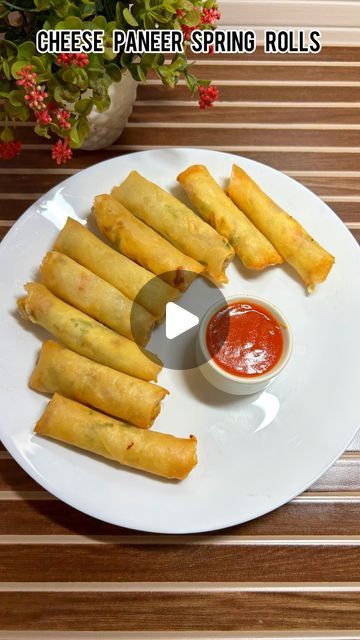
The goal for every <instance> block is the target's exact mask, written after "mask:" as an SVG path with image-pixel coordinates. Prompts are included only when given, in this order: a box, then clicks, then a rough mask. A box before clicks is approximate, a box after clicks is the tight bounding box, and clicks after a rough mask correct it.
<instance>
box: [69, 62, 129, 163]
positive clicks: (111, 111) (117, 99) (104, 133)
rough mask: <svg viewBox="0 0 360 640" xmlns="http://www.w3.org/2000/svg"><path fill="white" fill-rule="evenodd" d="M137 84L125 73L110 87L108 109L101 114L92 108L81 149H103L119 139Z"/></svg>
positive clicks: (125, 123)
mask: <svg viewBox="0 0 360 640" xmlns="http://www.w3.org/2000/svg"><path fill="white" fill-rule="evenodd" d="M137 84H138V83H137V82H136V80H134V78H133V77H132V76H131V74H130V73H128V72H126V73H125V74H124V75H123V77H122V79H121V81H120V82H114V83H113V84H112V85H110V87H109V95H110V99H111V103H110V107H109V108H108V109H107V110H106V111H103V112H102V113H100V112H99V111H98V110H97V109H96V107H94V108H93V110H92V111H91V113H90V114H89V115H88V122H89V125H90V133H89V135H88V136H87V138H86V139H85V140H84V142H83V144H82V145H81V148H82V149H85V150H88V151H94V150H95V149H103V148H104V147H108V146H109V145H111V144H112V143H113V142H115V140H117V139H118V138H119V136H120V135H121V133H122V132H123V130H124V129H125V127H126V125H127V121H128V118H129V115H130V114H131V112H132V109H133V105H134V102H135V99H136V91H137Z"/></svg>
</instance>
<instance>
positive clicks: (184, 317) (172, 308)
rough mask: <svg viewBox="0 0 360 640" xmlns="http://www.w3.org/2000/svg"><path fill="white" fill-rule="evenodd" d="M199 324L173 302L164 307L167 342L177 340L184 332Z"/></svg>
mask: <svg viewBox="0 0 360 640" xmlns="http://www.w3.org/2000/svg"><path fill="white" fill-rule="evenodd" d="M197 324H199V318H198V317H197V316H196V315H194V314H193V313H191V312H190V311H186V309H183V308H182V307H179V305H178V304H175V303H174V302H168V303H167V305H166V337H167V338H168V339H169V340H172V339H173V338H177V337H178V336H180V335H181V334H182V333H185V331H189V329H192V328H193V327H196V325H197Z"/></svg>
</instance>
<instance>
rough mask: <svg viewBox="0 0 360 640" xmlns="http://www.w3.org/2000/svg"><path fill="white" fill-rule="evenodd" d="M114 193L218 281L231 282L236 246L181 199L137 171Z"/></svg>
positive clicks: (115, 189) (115, 188)
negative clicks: (228, 271)
mask: <svg viewBox="0 0 360 640" xmlns="http://www.w3.org/2000/svg"><path fill="white" fill-rule="evenodd" d="M112 195H113V196H114V197H115V198H116V199H117V200H119V201H120V202H121V203H122V204H123V205H124V207H126V208H127V209H129V210H130V211H131V212H132V213H133V214H134V215H136V216H137V217H138V218H141V220H143V221H144V222H146V224H148V225H149V226H150V227H153V228H154V229H156V231H158V232H159V233H161V235H162V236H164V238H166V239H167V240H169V242H171V243H172V244H173V245H174V246H175V247H177V248H178V249H180V251H183V252H184V253H185V254H186V255H188V256H191V257H192V258H194V259H195V260H198V261H199V262H200V263H201V264H202V265H204V267H205V275H209V276H210V278H211V279H212V280H213V281H214V282H215V283H216V284H224V283H226V282H228V279H227V276H226V273H225V269H226V267H227V266H228V264H229V263H230V262H231V260H232V259H233V257H234V250H233V248H232V247H231V246H230V244H229V243H228V241H227V239H226V238H223V237H222V236H220V235H219V234H218V233H217V232H216V231H215V229H213V228H212V227H210V225H208V224H206V222H204V221H203V220H201V218H199V216H197V215H196V214H195V213H194V212H193V211H191V209H189V208H188V207H187V206H186V205H185V204H183V203H182V202H180V200H177V198H175V197H174V196H172V195H171V194H170V193H168V192H167V191H164V189H161V188H160V187H158V186H157V185H156V184H154V183H153V182H150V181H149V180H146V178H144V177H143V176H141V175H140V174H139V173H137V171H132V172H131V173H130V174H129V176H128V177H127V178H126V180H124V182H123V183H122V184H121V185H119V186H118V187H114V189H113V190H112Z"/></svg>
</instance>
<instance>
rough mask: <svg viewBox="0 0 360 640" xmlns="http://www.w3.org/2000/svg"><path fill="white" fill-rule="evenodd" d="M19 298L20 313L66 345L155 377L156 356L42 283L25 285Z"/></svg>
mask: <svg viewBox="0 0 360 640" xmlns="http://www.w3.org/2000/svg"><path fill="white" fill-rule="evenodd" d="M25 291H26V292H27V295H26V296H24V297H22V298H20V299H19V300H18V307H19V311H20V313H21V315H22V316H23V317H25V318H28V319H29V320H30V321H31V322H33V323H34V324H39V325H40V326H41V327H44V329H47V330H48V331H49V332H50V333H51V334H52V335H53V336H55V338H57V339H58V340H60V342H62V343H63V344H64V345H65V346H66V347H69V349H73V351H76V352H77V353H80V354H81V355H83V356H85V357H86V358H90V359H91V360H95V362H100V363H101V364H105V365H106V366H107V367H112V368H113V369H116V370H117V371H122V372H123V373H127V374H128V375H130V376H135V378H142V379H143V380H155V381H156V380H157V376H158V374H159V373H160V371H161V363H160V361H159V359H158V358H157V357H156V356H154V355H153V354H150V353H149V352H148V351H145V349H142V348H141V347H139V346H138V345H137V344H135V342H132V341H131V340H128V339H127V338H124V336H120V335H119V334H118V333H116V332H115V331H113V330H112V329H108V327H104V325H102V324H100V322H97V321H96V320H94V319H93V318H90V316H88V315H86V314H85V313H82V311H78V309H75V307H71V306H70V305H69V304H66V302H63V301H62V300H60V299H59V298H57V297H56V296H54V295H53V294H52V293H51V292H50V291H48V289H46V287H44V285H43V284H37V283H35V282H31V283H29V284H27V285H26V286H25Z"/></svg>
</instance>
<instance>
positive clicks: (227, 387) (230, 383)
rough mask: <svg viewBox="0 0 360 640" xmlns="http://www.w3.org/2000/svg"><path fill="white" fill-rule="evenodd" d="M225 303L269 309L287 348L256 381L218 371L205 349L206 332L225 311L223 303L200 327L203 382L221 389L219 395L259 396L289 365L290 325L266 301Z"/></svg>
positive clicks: (231, 300) (253, 298)
mask: <svg viewBox="0 0 360 640" xmlns="http://www.w3.org/2000/svg"><path fill="white" fill-rule="evenodd" d="M226 302H227V304H232V303H234V302H248V303H249V304H257V305H260V306H261V307H263V308H264V309H266V311H269V313H270V314H271V315H272V316H273V317H274V318H275V320H277V322H278V323H279V325H280V328H281V331H282V334H283V339H284V348H283V352H282V355H281V358H280V360H279V362H278V363H277V364H276V365H275V367H273V368H272V369H271V370H270V371H268V372H267V373H264V374H262V375H259V376H254V377H247V376H235V375H233V374H232V373H228V372H227V371H225V370H224V369H222V368H221V367H219V365H218V364H217V363H216V362H215V361H214V360H213V359H212V357H211V355H210V353H209V350H208V348H207V346H206V329H207V326H208V323H209V321H210V319H211V318H212V317H213V315H214V314H215V313H216V312H217V311H219V310H220V309H222V308H223V307H224V303H223V302H221V303H217V304H215V305H213V306H212V307H210V309H209V310H208V311H207V313H206V314H205V316H204V317H203V319H202V320H201V323H200V327H199V333H198V340H197V360H198V363H199V369H200V371H201V373H202V374H203V376H204V378H206V380H207V381H208V382H210V384H212V385H213V387H216V388H217V389H220V391H224V392H225V393H230V394H232V395H238V396H247V395H250V394H252V393H258V392H259V391H263V390H264V389H266V387H268V386H269V384H270V383H271V382H272V381H273V380H275V378H277V376H278V375H279V373H280V372H281V371H282V370H283V369H284V367H285V365H286V364H287V363H288V361H289V358H290V355H291V351H292V334H291V330H290V327H289V323H288V321H287V320H286V318H285V316H284V314H283V313H282V312H281V311H280V310H279V309H278V308H277V307H275V306H274V305H273V304H271V302H268V301H267V300H264V299H263V298H258V297H257V296H249V295H243V296H241V295H238V296H231V297H229V298H226ZM204 360H205V362H204Z"/></svg>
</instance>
